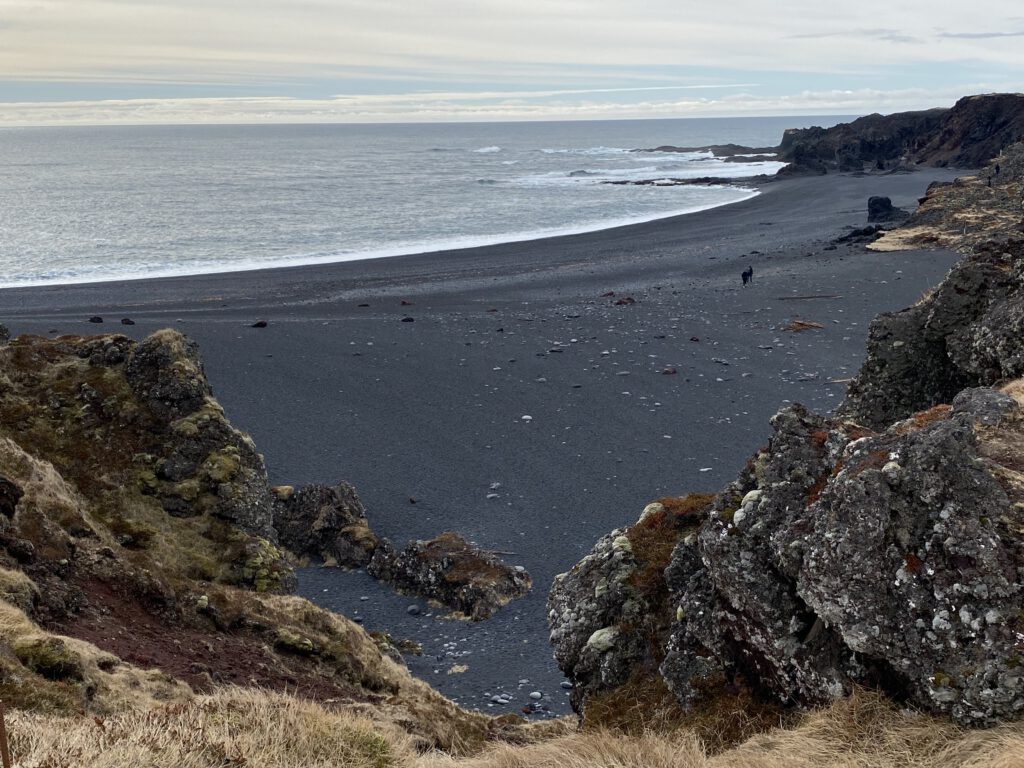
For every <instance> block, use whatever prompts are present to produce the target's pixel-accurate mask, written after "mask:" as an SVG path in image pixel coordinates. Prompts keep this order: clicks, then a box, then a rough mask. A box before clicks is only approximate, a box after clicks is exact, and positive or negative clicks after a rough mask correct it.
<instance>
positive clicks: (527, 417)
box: [522, 415, 533, 421]
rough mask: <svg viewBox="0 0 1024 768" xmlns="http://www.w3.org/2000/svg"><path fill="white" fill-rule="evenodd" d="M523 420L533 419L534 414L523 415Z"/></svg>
mask: <svg viewBox="0 0 1024 768" xmlns="http://www.w3.org/2000/svg"><path fill="white" fill-rule="evenodd" d="M522 420H523V421H533V416H528V415H525V416H523V418H522Z"/></svg>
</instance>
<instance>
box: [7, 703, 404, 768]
mask: <svg viewBox="0 0 1024 768" xmlns="http://www.w3.org/2000/svg"><path fill="white" fill-rule="evenodd" d="M9 730H10V733H11V747H12V751H13V753H14V756H15V763H16V765H18V766H20V767H22V768H34V767H37V766H38V768H43V767H44V766H45V768H79V767H80V766H81V767H84V766H89V767H90V768H128V767H129V766H133V767H134V766H151V767H152V768H225V766H246V768H327V767H328V766H345V768H390V766H405V765H409V764H410V763H411V762H412V759H413V752H412V750H411V747H410V742H409V740H408V738H407V737H405V736H404V735H403V734H402V733H401V732H399V731H398V730H397V729H394V728H386V727H383V726H381V725H380V724H376V723H372V722H370V721H369V720H365V719H363V718H360V717H357V716H354V715H351V714H348V713H345V712H331V711H328V710H327V709H324V708H323V707H321V706H318V705H316V704H313V703H310V702H305V701H302V700H300V699H297V698H295V697H291V696H286V695H283V694H273V693H267V692H263V691H256V690H251V689H249V690H247V689H226V690H223V691H221V692H219V693H217V694H215V695H213V696H208V697H204V698H202V699H197V700H195V701H192V702H187V703H183V704H173V705H168V706H164V707H159V708H156V709H151V710H149V711H145V712H131V713H127V714H122V715H116V716H113V717H108V718H105V719H103V718H92V717H75V718H63V719H61V720H60V721H57V722H55V721H54V719H53V718H49V717H46V716H43V715H35V714H29V713H24V712H19V713H14V714H13V715H11V717H10V719H9Z"/></svg>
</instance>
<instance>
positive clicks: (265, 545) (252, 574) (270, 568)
mask: <svg viewBox="0 0 1024 768" xmlns="http://www.w3.org/2000/svg"><path fill="white" fill-rule="evenodd" d="M245 549H246V554H245V562H244V564H243V570H242V576H243V578H244V579H245V580H246V581H247V582H249V583H250V584H252V586H253V589H255V590H256V591H257V592H278V591H280V590H281V578H282V576H284V575H285V574H286V573H288V567H287V565H286V564H285V560H284V555H283V554H282V552H281V550H279V549H277V548H276V547H275V546H274V545H273V544H271V543H270V542H269V541H267V540H266V539H252V540H251V541H250V542H249V544H248V545H247V546H246V548H245Z"/></svg>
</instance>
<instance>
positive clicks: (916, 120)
mask: <svg viewBox="0 0 1024 768" xmlns="http://www.w3.org/2000/svg"><path fill="white" fill-rule="evenodd" d="M946 114H947V110H945V109H929V110H926V111H923V112H900V113H897V114H893V115H878V114H873V115H866V116H864V117H860V118H857V119H856V120H854V121H852V122H850V123H840V124H839V125H835V126H833V127H831V128H819V127H812V128H793V129H790V130H787V131H786V132H785V133H784V134H783V135H782V143H781V144H780V145H779V150H780V155H781V159H782V160H784V161H786V162H788V163H790V165H789V166H788V167H787V168H784V169H783V170H782V171H780V173H781V174H782V175H793V174H801V173H802V174H808V173H819V174H820V173H827V172H829V171H840V172H847V171H863V170H864V169H865V168H867V169H869V170H884V169H887V168H892V167H894V166H896V165H899V164H901V163H904V162H906V161H907V160H908V159H909V158H910V157H912V156H913V155H914V153H915V152H916V151H917V150H918V149H919V148H920V147H922V146H924V145H925V144H926V143H927V142H928V141H929V140H930V139H931V137H932V136H934V135H935V133H936V132H937V131H938V130H939V128H940V126H941V125H942V121H943V118H944V117H945V116H946Z"/></svg>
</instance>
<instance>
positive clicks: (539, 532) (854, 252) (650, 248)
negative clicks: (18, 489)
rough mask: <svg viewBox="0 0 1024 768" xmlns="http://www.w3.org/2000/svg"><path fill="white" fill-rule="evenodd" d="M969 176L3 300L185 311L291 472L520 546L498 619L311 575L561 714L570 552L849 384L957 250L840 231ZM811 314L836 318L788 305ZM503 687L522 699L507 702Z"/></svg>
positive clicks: (150, 319)
mask: <svg viewBox="0 0 1024 768" xmlns="http://www.w3.org/2000/svg"><path fill="white" fill-rule="evenodd" d="M955 175H956V174H955V172H953V171H946V170H935V169H930V170H922V171H919V172H916V173H914V174H910V175H906V176H904V175H893V176H862V177H853V176H841V175H833V176H822V177H806V178H798V179H787V180H785V181H783V182H779V183H775V184H771V185H768V187H767V188H766V189H764V190H763V194H761V195H758V196H757V197H754V198H751V199H749V200H746V201H743V202H740V203H735V204H731V205H727V206H720V207H717V208H713V209H710V210H707V211H703V212H699V213H694V214H687V215H684V216H680V217H674V218H670V219H660V220H657V221H654V222H650V223H647V224H639V225H633V226H629V227H620V228H616V229H608V230H601V231H599V232H593V233H587V234H581V235H571V236H563V237H556V238H549V239H545V240H534V241H526V242H521V243H509V244H504V245H496V246H488V247H486V248H474V249H467V250H461V251H447V252H440V253H437V254H429V255H425V256H400V257H392V258H387V259H377V260H368V261H361V262H342V263H337V264H331V265H323V266H315V267H292V268H282V269H276V270H263V271H255V272H244V273H243V272H235V273H226V274H224V273H222V274H219V275H210V276H201V277H191V278H185V277H179V278H166V279H163V280H140V281H131V282H124V283H102V284H100V283H96V284H84V285H75V286H60V287H48V288H19V289H3V290H0V307H2V309H0V322H3V323H5V324H6V325H8V327H9V328H10V330H11V331H12V333H14V334H19V333H24V332H34V333H40V334H43V335H47V334H49V333H50V331H56V332H58V333H67V332H74V333H81V334H90V333H97V332H118V333H120V332H124V333H127V334H129V335H131V336H133V337H135V338H141V337H143V336H145V335H147V334H148V333H150V332H152V331H154V330H156V329H158V328H161V327H165V326H167V325H172V326H174V327H176V328H178V329H179V330H181V331H183V332H184V333H186V334H188V335H189V336H190V337H192V338H194V339H195V340H197V341H198V342H199V345H200V349H201V351H202V354H203V360H204V363H205V367H206V371H207V374H208V376H209V378H210V381H211V383H212V385H213V388H214V393H215V395H216V396H217V397H218V399H219V400H220V402H221V404H222V405H223V406H224V408H225V411H226V413H227V415H228V417H229V419H230V420H231V421H232V423H233V424H234V425H235V426H236V427H237V428H239V429H242V430H244V431H246V432H248V433H250V434H251V435H252V437H253V439H254V440H255V443H256V446H257V448H258V449H259V450H260V451H261V452H262V453H263V454H264V455H265V457H266V463H267V468H268V471H269V473H270V477H271V481H272V482H274V483H280V484H293V485H301V484H305V483H311V482H324V483H332V482H335V481H336V480H340V479H345V480H348V481H349V482H351V483H352V484H353V485H354V486H355V487H356V489H357V490H358V492H359V494H360V496H361V497H362V499H363V501H364V503H365V505H366V507H367V511H368V515H369V519H370V523H371V525H372V526H373V527H374V529H375V530H376V531H377V532H378V533H380V534H382V535H384V536H387V537H389V538H391V539H392V540H394V541H396V542H397V543H399V544H402V543H404V542H405V541H406V540H407V539H410V538H429V537H432V536H435V535H437V534H438V533H440V532H442V531H444V530H456V531H458V532H460V533H462V534H463V535H465V536H466V538H468V539H471V540H474V541H475V542H476V543H478V544H480V545H481V546H483V547H485V548H488V549H494V550H499V551H503V552H514V553H516V554H515V555H512V556H508V557H507V558H506V559H507V560H508V561H509V562H510V563H511V564H513V565H520V564H521V565H523V566H524V567H526V569H527V570H528V571H529V572H530V573H531V574H532V576H533V578H534V583H535V586H534V590H533V592H532V593H531V594H530V595H529V596H528V597H526V598H524V599H523V600H520V601H516V602H514V603H512V604H510V605H509V606H507V607H506V608H504V609H503V610H502V611H500V612H499V613H498V615H497V616H496V617H495V618H493V619H491V620H489V621H486V622H483V623H481V624H478V625H463V624H460V623H456V622H449V621H443V622H439V621H437V620H436V619H435V618H433V617H428V616H419V617H413V616H409V615H407V614H406V612H405V610H404V609H405V606H407V605H409V604H410V603H413V602H417V601H415V600H412V599H410V598H407V597H401V596H396V595H394V594H393V593H391V591H390V590H389V589H388V588H386V587H382V586H380V585H377V584H376V582H372V581H371V580H369V579H368V577H366V576H365V574H361V573H358V572H357V573H351V574H340V573H337V572H334V571H332V570H330V569H312V570H307V571H304V572H303V574H302V579H301V584H300V592H301V594H303V595H304V596H306V597H309V598H311V599H314V600H315V601H316V602H318V603H319V604H321V605H324V606H325V607H328V608H332V609H335V610H339V611H340V612H342V613H345V614H346V615H349V616H359V617H360V618H361V619H362V620H363V624H364V626H365V627H366V628H367V629H370V630H373V629H382V630H386V631H389V632H391V633H392V634H393V635H395V636H396V637H412V638H414V639H416V640H417V641H419V642H421V643H422V644H423V646H424V651H425V655H424V656H423V657H419V658H416V657H413V658H411V659H409V665H410V668H411V669H413V671H414V672H415V673H416V674H417V675H418V676H420V677H423V678H424V679H427V680H428V681H429V682H430V683H431V684H432V685H434V686H435V687H437V688H438V689H439V690H441V692H442V693H444V694H445V695H447V696H450V697H452V698H455V699H457V700H458V701H459V702H460V703H462V704H463V705H465V706H468V707H479V708H483V709H485V710H487V711H495V712H501V711H505V710H506V709H508V710H512V711H514V710H516V709H518V707H519V706H522V705H523V704H525V703H528V702H526V701H522V700H520V699H521V696H520V694H522V695H523V696H525V694H526V693H528V692H529V691H531V690H541V691H543V692H544V693H545V695H546V696H547V697H548V698H547V699H545V702H550V708H551V711H552V712H553V713H556V714H557V713H562V712H565V711H567V700H566V697H565V696H564V691H562V690H561V689H560V680H561V675H560V673H559V672H558V670H557V667H556V666H555V665H554V662H553V661H552V660H551V652H550V648H549V647H548V645H547V637H546V636H547V628H546V612H545V605H544V603H545V599H546V595H547V589H548V587H549V585H550V582H551V579H552V578H553V576H554V575H555V574H556V573H558V572H559V571H562V570H566V569H567V568H569V567H571V566H572V565H573V564H574V563H576V562H577V561H578V560H579V559H580V558H581V557H582V556H583V555H585V554H586V553H587V552H588V551H589V550H590V548H591V546H592V545H593V543H594V542H595V541H596V540H597V538H599V537H600V536H603V535H605V534H606V533H608V532H609V531H610V530H612V529H613V528H616V527H619V526H622V525H625V524H628V523H631V522H633V521H635V519H636V518H637V517H638V516H639V514H640V512H641V511H642V509H643V507H644V505H645V504H646V503H648V502H649V501H652V500H654V499H656V498H658V497H659V496H664V495H678V494H681V493H684V492H699V491H709V490H717V489H718V488H720V487H722V486H724V485H725V484H726V483H728V482H729V481H730V480H731V479H732V478H733V477H734V476H735V473H736V471H737V469H738V468H739V467H741V466H742V465H743V463H744V462H745V461H746V460H747V458H748V457H749V456H750V454H752V453H753V452H754V450H756V448H757V447H758V445H759V443H760V442H761V441H762V440H763V439H764V438H765V436H766V435H767V432H768V425H767V420H768V418H769V417H770V416H771V415H772V414H774V413H775V411H776V410H777V408H778V407H779V406H780V405H782V404H783V403H785V402H789V401H795V400H798V401H800V402H803V403H804V404H806V405H808V406H809V407H811V408H813V409H815V410H819V411H827V410H829V409H830V408H831V407H833V406H835V405H836V404H837V403H838V402H839V400H840V399H841V398H842V395H843V391H844V386H845V385H844V384H843V383H842V380H843V379H847V378H849V377H850V376H852V375H853V374H854V373H855V372H856V370H857V368H858V367H859V364H860V361H861V360H862V359H863V354H864V339H865V336H866V333H867V327H868V323H869V322H870V321H871V319H872V318H873V317H874V315H875V314H876V313H878V312H879V311H887V310H895V309H899V308H900V307H902V306H906V305H908V304H911V303H913V302H914V301H916V300H917V298H918V297H919V296H920V295H921V293H923V292H924V290H926V289H927V288H928V287H930V286H933V285H934V284H936V283H937V282H938V281H939V280H940V279H941V278H942V276H943V275H944V273H945V271H946V269H947V268H948V266H950V265H951V264H952V263H954V262H955V261H956V260H957V259H958V258H959V257H958V255H957V254H954V253H951V252H948V251H935V252H926V251H910V252H899V253H873V252H868V251H865V250H864V249H863V248H861V247H859V246H850V245H838V246H837V245H834V244H833V243H832V241H833V240H834V239H836V238H838V237H839V236H841V235H842V234H845V232H846V231H847V228H849V227H855V226H863V225H864V223H865V221H866V203H867V198H868V196H870V195H874V194H883V195H889V196H891V197H892V198H893V203H894V204H895V205H897V206H901V207H910V206H912V204H913V202H914V201H915V200H916V198H917V197H920V196H921V195H923V193H924V190H925V188H926V187H927V185H928V183H929V182H930V181H931V180H941V179H946V178H952V177H954V176H955ZM747 266H753V268H754V270H755V275H754V282H753V284H752V285H750V286H749V287H743V286H742V285H741V283H740V278H739V273H740V271H741V270H742V269H744V268H745V267H747ZM609 292H614V294H615V295H614V296H607V295H606V294H607V293H609ZM807 296H817V297H819V298H816V299H814V300H808V299H802V298H800V297H807ZM627 297H629V298H632V299H633V300H634V303H633V304H628V305H616V304H615V302H616V301H617V300H619V299H624V298H627ZM403 301H404V302H406V303H403ZM362 305H368V306H362ZM91 315H101V316H104V317H105V319H106V322H105V323H104V324H102V325H99V324H90V323H88V322H87V318H88V317H89V316H91ZM120 317H130V318H132V320H133V321H134V322H135V323H136V324H135V325H132V326H121V325H119V324H118V320H119V319H120ZM794 317H801V318H804V319H808V320H813V321H816V322H819V323H820V324H821V325H822V326H823V327H822V328H821V329H819V330H814V331H808V332H804V333H789V332H785V331H782V330H780V329H781V327H782V326H783V325H785V324H786V323H787V322H788V321H789V320H791V319H793V318H794ZM405 318H412V322H402V320H403V319H405ZM259 319H264V320H267V321H268V326H267V327H266V328H263V329H253V328H250V327H249V326H250V325H251V324H252V323H253V322H254V321H256V320H259ZM669 369H673V370H675V373H674V374H668V373H665V371H668V370H669ZM523 415H530V416H531V417H532V419H531V420H530V421H529V422H524V421H523V419H522V416H523ZM493 483H499V484H500V486H499V490H498V491H497V493H498V495H499V497H498V498H496V499H488V498H487V495H488V493H490V492H491V490H490V489H491V485H492V484H493ZM410 498H414V499H416V503H415V504H413V503H411V502H410ZM361 597H367V598H368V599H367V600H360V598H361ZM452 644H454V645H452ZM467 652H468V653H467ZM463 665H464V666H467V667H468V669H467V670H466V671H464V672H461V673H459V672H455V671H452V670H453V669H456V668H457V667H460V666H463ZM449 672H451V673H450V674H449ZM524 679H525V680H529V681H530V682H529V684H526V685H523V686H520V683H519V682H518V681H519V680H524ZM520 687H522V688H523V690H524V691H525V693H524V692H523V691H520V690H519V688H520ZM499 691H507V692H511V693H513V694H514V695H513V699H512V704H511V705H510V706H508V707H501V706H497V705H493V702H491V701H490V696H493V695H494V694H497V693H498V692H499ZM485 694H486V695H488V696H485ZM488 704H492V705H493V706H491V707H489V706H488Z"/></svg>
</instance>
